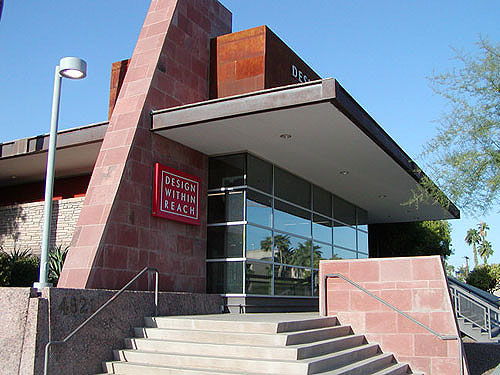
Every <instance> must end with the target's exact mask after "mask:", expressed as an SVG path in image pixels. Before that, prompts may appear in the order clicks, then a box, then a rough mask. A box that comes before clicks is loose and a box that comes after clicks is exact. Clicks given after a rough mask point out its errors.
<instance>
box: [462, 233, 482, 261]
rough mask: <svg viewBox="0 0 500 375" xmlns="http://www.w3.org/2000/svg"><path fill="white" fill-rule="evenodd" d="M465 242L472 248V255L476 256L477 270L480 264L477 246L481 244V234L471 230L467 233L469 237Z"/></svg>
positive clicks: (466, 237)
mask: <svg viewBox="0 0 500 375" xmlns="http://www.w3.org/2000/svg"><path fill="white" fill-rule="evenodd" d="M465 242H466V243H467V245H469V246H472V253H473V254H474V268H476V267H477V265H478V263H479V262H478V260H477V248H476V246H477V245H479V244H480V243H481V236H480V235H479V232H478V231H477V230H476V229H472V228H471V229H469V230H468V231H467V235H466V236H465Z"/></svg>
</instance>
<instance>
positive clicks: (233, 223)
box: [0, 0, 459, 309]
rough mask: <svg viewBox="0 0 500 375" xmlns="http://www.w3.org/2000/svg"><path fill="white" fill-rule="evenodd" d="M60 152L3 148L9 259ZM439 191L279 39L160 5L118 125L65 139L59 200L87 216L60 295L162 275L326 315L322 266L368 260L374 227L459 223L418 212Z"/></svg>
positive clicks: (121, 78) (160, 1) (220, 17)
mask: <svg viewBox="0 0 500 375" xmlns="http://www.w3.org/2000/svg"><path fill="white" fill-rule="evenodd" d="M47 144H48V137H47V136H38V137H33V138H29V139H23V140H16V141H12V142H5V143H2V144H1V145H0V192H1V194H0V195H1V204H2V207H1V208H0V212H4V213H3V214H2V216H1V218H0V221H1V222H0V231H1V232H0V241H1V242H2V243H3V245H4V246H6V245H7V244H8V243H10V242H9V241H11V242H13V241H14V242H15V240H16V237H15V236H16V235H15V233H19V235H18V236H17V239H20V238H24V237H22V236H24V235H25V232H26V230H25V229H22V228H24V227H23V225H24V224H23V223H24V221H23V220H24V219H23V217H24V218H27V217H30V220H31V216H33V215H35V214H34V213H32V211H31V208H28V206H26V204H28V205H30V204H33V203H32V202H35V201H40V200H42V199H43V178H44V169H45V165H44V162H45V158H46V151H47ZM423 176H424V174H423V172H422V171H421V170H420V169H419V168H418V166H417V165H416V164H415V163H414V162H413V161H412V160H411V158H410V157H409V156H408V155H407V154H406V153H405V152H404V151H403V150H402V149H401V148H400V147H399V146H398V145H397V144H396V143H395V142H394V141H393V140H392V139H391V138H390V136H389V135H388V134H387V133H385V131H384V130H383V129H382V128H381V127H380V125H378V124H377V123H376V121H375V120H374V119H373V118H371V117H370V115H369V114H368V113H366V111H364V110H363V108H361V106H360V105H359V104H358V103H356V101H355V100H354V99H353V98H352V97H351V96H350V95H349V94H348V92H347V91H346V90H345V89H344V88H343V87H342V86H341V85H340V84H339V83H338V82H337V81H336V80H334V79H331V78H329V79H321V78H320V77H319V76H318V75H317V74H316V73H315V72H314V71H313V69H311V68H310V67H309V66H308V65H307V64H306V63H305V62H304V61H303V60H302V59H301V58H300V57H299V56H297V55H296V54H295V53H294V52H293V51H292V50H291V49H290V48H289V47H287V46H286V45H285V44H284V43H283V42H282V41H281V40H280V39H279V38H278V37H277V36H276V35H275V34H274V33H273V32H272V31H271V30H270V29H269V28H267V27H265V26H261V27H256V28H253V29H250V30H245V31H240V32H236V33H231V13H230V12H229V11H228V10H227V9H226V8H224V7H223V6H222V5H221V4H220V3H218V2H217V1H216V0H193V1H191V0H154V1H152V3H151V7H150V10H149V12H148V14H147V16H146V19H145V22H144V26H143V28H142V30H141V33H140V36H139V38H138V41H137V44H136V47H135V50H134V53H133V55H132V57H131V59H130V60H128V61H124V62H118V63H115V64H113V69H112V79H111V95H110V117H109V121H108V122H104V123H99V124H93V125H88V126H84V127H80V128H76V129H70V130H66V131H61V132H60V133H59V136H58V151H57V155H56V178H57V180H56V185H55V186H56V191H57V189H59V190H60V191H61V194H59V195H58V194H57V193H56V196H58V197H59V199H60V201H59V202H60V203H59V204H60V205H62V206H64V205H65V204H66V202H70V201H71V200H75V199H79V201H78V202H79V204H80V205H81V206H80V207H78V209H76V208H75V211H74V213H72V219H74V223H71V220H68V218H66V217H63V218H60V219H57V220H55V223H56V225H55V232H54V238H53V244H56V245H58V244H59V243H58V241H62V240H59V239H58V238H59V237H57V236H58V235H59V231H60V230H62V227H63V223H64V224H68V226H69V227H71V229H70V235H67V237H65V239H64V241H68V243H67V245H70V250H69V253H68V256H67V259H66V263H65V265H64V269H63V272H62V275H61V278H60V281H59V285H58V286H60V287H68V288H110V289H117V288H120V287H121V286H123V285H124V284H125V283H126V282H127V281H128V280H129V279H130V278H132V277H133V276H134V275H135V274H136V273H137V272H138V271H139V270H141V269H142V268H143V267H145V266H151V267H156V268H158V269H159V271H160V283H161V285H160V286H161V289H163V290H168V291H186V292H208V293H220V294H223V295H225V296H226V297H227V298H228V304H229V305H238V306H239V305H242V306H248V307H251V306H254V305H255V306H256V305H262V304H267V306H274V305H276V306H279V305H282V304H288V305H294V306H297V307H298V308H299V309H302V308H304V306H313V305H314V304H315V303H316V302H315V301H317V294H318V264H319V261H320V260H321V259H356V258H358V259H359V258H367V257H368V256H369V254H370V249H369V247H368V236H369V225H370V224H376V223H391V222H404V221H420V220H430V219H450V218H457V217H459V212H458V210H457V209H456V207H455V206H454V205H453V204H452V203H451V202H450V204H449V205H448V206H447V207H443V206H441V205H436V204H434V203H433V202H430V203H424V204H422V205H421V206H420V207H419V209H418V210H417V209H415V208H411V207H407V206H403V205H402V203H403V202H405V201H407V200H408V198H409V196H410V195H411V192H412V191H413V190H415V189H418V188H419V187H420V181H421V179H422V178H423ZM65 183H66V185H65ZM71 202H73V201H71ZM30 207H31V206H30ZM16 209H17V210H18V211H19V213H18V214H17V216H16V215H14V216H16V217H14V218H12V217H10V216H12V215H11V214H7V213H5V212H10V211H9V210H11V211H12V210H16ZM33 212H34V211H33ZM9 215H10V216H9ZM23 215H24V216H23ZM37 215H38V216H39V214H37ZM58 223H61V225H60V224H58ZM73 228H74V229H73ZM66 230H67V229H65V231H66ZM69 237H71V241H70V243H69V239H68V238H69ZM19 245H21V244H20V243H19ZM64 245H66V242H65V243H64ZM9 246H10V245H9ZM29 246H30V247H32V248H33V249H34V250H36V244H34V243H33V244H31V243H30V245H29ZM145 287H146V286H145V285H143V284H140V285H137V288H145ZM269 298H273V300H274V302H272V303H270V302H269Z"/></svg>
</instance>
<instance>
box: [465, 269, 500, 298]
mask: <svg viewBox="0 0 500 375" xmlns="http://www.w3.org/2000/svg"><path fill="white" fill-rule="evenodd" d="M467 284H470V285H472V286H475V287H476V288H479V289H482V290H484V291H486V292H489V293H493V292H494V291H495V290H496V289H498V288H499V287H500V265H499V264H491V265H490V264H483V265H481V266H478V267H476V268H474V269H473V270H472V271H471V272H470V273H469V277H467Z"/></svg>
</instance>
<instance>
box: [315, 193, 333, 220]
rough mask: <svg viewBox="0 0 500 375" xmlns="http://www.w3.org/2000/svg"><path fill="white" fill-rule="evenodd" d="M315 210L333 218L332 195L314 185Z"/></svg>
mask: <svg viewBox="0 0 500 375" xmlns="http://www.w3.org/2000/svg"><path fill="white" fill-rule="evenodd" d="M313 210H314V211H316V212H319V213H320V214H323V215H326V216H328V217H332V195H331V194H330V193H329V192H327V191H326V190H323V189H321V188H320V187H318V186H314V185H313Z"/></svg>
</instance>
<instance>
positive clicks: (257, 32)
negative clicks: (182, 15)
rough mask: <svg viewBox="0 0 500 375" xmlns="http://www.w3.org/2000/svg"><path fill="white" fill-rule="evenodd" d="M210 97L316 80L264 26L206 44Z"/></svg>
mask: <svg viewBox="0 0 500 375" xmlns="http://www.w3.org/2000/svg"><path fill="white" fill-rule="evenodd" d="M210 49H211V58H210V98H211V99H215V98H222V97H227V96H231V95H238V94H244V93H248V92H252V91H258V90H263V89H267V88H272V87H278V86H285V85H290V84H294V83H299V82H307V81H309V80H315V79H319V78H320V77H319V76H318V75H317V74H316V73H315V72H314V71H313V70H312V69H311V68H310V67H309V66H308V65H307V64H306V63H305V62H304V61H303V60H302V59H301V58H300V57H298V56H297V54H296V53H295V52H293V51H292V50H291V49H290V48H289V47H288V46H287V45H286V44H285V43H283V41H282V40H281V39H279V38H278V37H277V36H276V35H275V34H274V33H273V32H272V31H271V30H270V29H269V28H268V27H267V26H259V27H255V28H252V29H248V30H244V31H239V32H237V33H232V34H227V35H223V36H219V37H217V38H214V39H212V40H211V43H210Z"/></svg>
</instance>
